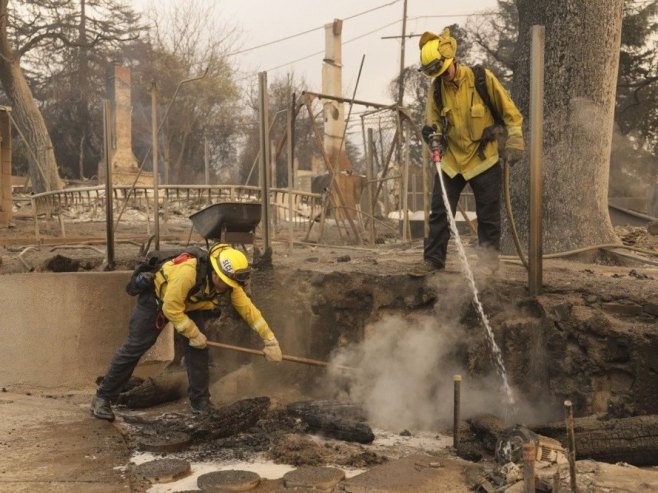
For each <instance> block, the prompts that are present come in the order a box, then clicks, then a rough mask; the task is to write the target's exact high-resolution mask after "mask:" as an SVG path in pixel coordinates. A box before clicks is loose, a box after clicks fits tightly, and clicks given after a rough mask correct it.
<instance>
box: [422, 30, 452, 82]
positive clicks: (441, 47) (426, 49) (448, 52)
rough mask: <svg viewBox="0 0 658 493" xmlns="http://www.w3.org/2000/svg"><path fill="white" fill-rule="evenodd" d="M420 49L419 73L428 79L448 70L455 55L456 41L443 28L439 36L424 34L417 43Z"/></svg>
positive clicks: (448, 31)
mask: <svg viewBox="0 0 658 493" xmlns="http://www.w3.org/2000/svg"><path fill="white" fill-rule="evenodd" d="M418 45H419V47H420V69H419V70H420V71H421V72H423V73H424V74H425V75H427V76H428V77H438V76H439V75H441V74H442V73H443V72H445V71H446V70H448V67H450V64H451V63H452V62H453V60H454V59H455V56H456V54H457V40H455V38H453V37H452V36H450V30H449V29H448V28H445V29H444V30H443V32H442V33H441V35H440V36H438V35H436V34H434V33H431V32H425V33H423V35H422V36H421V37H420V42H419V43H418Z"/></svg>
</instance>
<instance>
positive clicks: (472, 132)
mask: <svg viewBox="0 0 658 493" xmlns="http://www.w3.org/2000/svg"><path fill="white" fill-rule="evenodd" d="M485 70H486V85H487V91H488V92H489V98H490V99H491V103H492V104H493V106H494V107H495V108H496V109H497V110H498V114H499V115H500V117H501V118H502V119H503V121H504V123H505V127H506V128H507V135H508V139H507V146H506V147H507V148H508V149H518V150H520V151H522V150H523V147H524V146H523V133H522V130H521V125H522V124H523V116H521V113H520V112H519V110H518V109H517V107H516V105H515V104H514V102H513V101H512V99H511V98H510V96H509V95H508V94H507V91H506V90H505V88H504V87H503V86H502V84H501V83H500V82H499V81H498V79H496V77H495V76H494V75H493V74H492V73H491V72H490V71H489V70H487V69H485ZM441 85H442V88H441V89H442V103H443V108H442V109H441V110H439V109H438V108H437V107H436V101H435V100H434V80H432V84H431V86H430V94H429V95H428V98H427V104H426V106H425V116H426V121H427V124H428V125H432V124H434V125H436V126H437V128H438V129H439V131H440V132H441V133H442V134H443V135H444V137H445V138H446V140H447V149H446V151H445V153H444V155H443V159H442V162H441V168H442V169H443V171H444V172H445V173H446V174H447V175H448V176H449V177H450V178H454V177H455V176H456V175H457V174H461V175H463V176H464V179H466V180H470V179H471V178H473V177H475V176H477V175H479V174H480V173H482V172H483V171H486V170H488V169H489V168H491V167H492V166H493V165H494V164H496V163H497V162H498V160H499V156H498V142H497V141H496V140H494V141H492V142H489V143H488V144H487V146H486V147H485V148H484V156H485V159H484V161H483V160H481V159H480V157H479V156H478V154H477V151H478V147H479V145H480V138H481V137H482V132H483V131H484V129H485V128H487V127H489V126H491V125H493V124H494V117H493V115H492V114H491V112H490V111H489V108H487V105H486V104H485V102H484V101H483V100H482V98H481V97H480V95H479V94H478V92H477V89H476V88H475V75H474V74H473V70H471V68H470V67H466V66H464V65H459V64H458V65H456V72H455V77H454V79H453V80H451V81H446V80H445V79H443V78H442V79H441ZM442 121H445V122H447V128H442V125H441V123H442Z"/></svg>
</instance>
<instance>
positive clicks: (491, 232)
mask: <svg viewBox="0 0 658 493" xmlns="http://www.w3.org/2000/svg"><path fill="white" fill-rule="evenodd" d="M441 173H443V183H444V184H445V187H446V193H447V195H448V202H449V203H450V209H451V210H452V215H453V216H454V215H455V213H456V211H457V202H458V201H459V196H460V195H461V193H462V190H464V187H465V186H466V184H467V183H468V184H469V185H471V189H472V190H473V195H474V196H475V213H476V214H477V219H478V244H479V245H480V247H482V249H483V250H485V249H494V250H496V251H498V250H500V192H501V184H502V168H501V166H500V163H498V164H495V165H494V166H492V167H491V168H489V169H488V170H486V171H484V172H483V173H480V174H479V175H477V176H476V177H474V178H471V179H470V180H468V181H466V180H465V179H464V177H463V176H462V175H459V174H458V175H456V176H455V177H454V178H450V177H449V176H448V175H446V174H445V173H444V172H443V171H441ZM429 223H430V233H429V238H426V239H425V251H424V258H425V260H427V261H429V262H432V263H434V264H436V265H439V266H445V263H446V253H447V251H448V240H450V226H449V224H448V215H447V214H446V208H445V205H444V203H443V195H442V192H441V182H440V181H439V175H438V173H434V190H433V191H432V211H431V212H430V219H429Z"/></svg>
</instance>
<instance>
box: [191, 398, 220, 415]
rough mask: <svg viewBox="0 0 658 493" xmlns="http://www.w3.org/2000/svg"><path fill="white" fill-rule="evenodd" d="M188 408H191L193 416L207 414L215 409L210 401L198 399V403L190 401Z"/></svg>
mask: <svg viewBox="0 0 658 493" xmlns="http://www.w3.org/2000/svg"><path fill="white" fill-rule="evenodd" d="M190 407H191V408H192V413H193V414H202V413H208V412H210V411H212V410H213V409H215V406H213V404H212V402H210V399H200V400H198V401H193V402H192V401H190Z"/></svg>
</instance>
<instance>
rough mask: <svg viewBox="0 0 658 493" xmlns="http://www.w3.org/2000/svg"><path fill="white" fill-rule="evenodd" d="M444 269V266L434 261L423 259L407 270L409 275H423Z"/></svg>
mask: <svg viewBox="0 0 658 493" xmlns="http://www.w3.org/2000/svg"><path fill="white" fill-rule="evenodd" d="M444 269H445V266H444V265H442V264H439V263H437V262H434V261H432V260H428V259H425V260H423V263H422V264H420V265H418V266H416V267H415V268H414V269H412V270H411V272H409V275H410V276H411V277H425V276H427V275H430V274H434V273H436V272H439V271H442V270H444Z"/></svg>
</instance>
